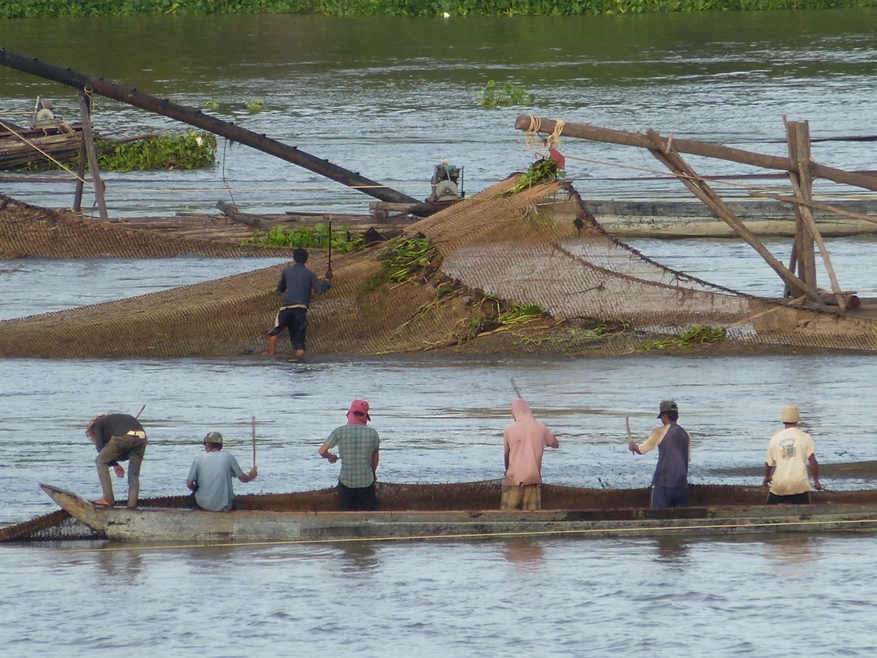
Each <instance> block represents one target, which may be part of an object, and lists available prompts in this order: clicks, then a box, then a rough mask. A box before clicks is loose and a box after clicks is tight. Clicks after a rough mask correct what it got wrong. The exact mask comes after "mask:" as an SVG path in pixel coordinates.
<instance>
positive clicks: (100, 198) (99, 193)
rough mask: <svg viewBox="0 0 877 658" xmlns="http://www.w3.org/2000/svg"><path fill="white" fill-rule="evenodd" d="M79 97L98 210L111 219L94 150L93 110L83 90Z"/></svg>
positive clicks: (104, 217) (83, 132)
mask: <svg viewBox="0 0 877 658" xmlns="http://www.w3.org/2000/svg"><path fill="white" fill-rule="evenodd" d="M78 96H79V112H80V114H81V115H82V141H83V142H85V150H86V152H87V153H88V168H89V169H91V182H92V184H93V185H94V194H95V197H96V198H97V208H98V211H99V212H100V218H101V219H109V218H110V216H109V215H108V214H107V203H106V201H105V200H104V184H103V182H101V178H100V169H99V168H98V166H97V151H95V148H94V135H93V134H92V132H91V110H90V108H89V106H88V99H87V98H86V97H85V92H83V91H82V90H80V91H79V93H78Z"/></svg>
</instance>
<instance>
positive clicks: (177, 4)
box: [0, 0, 877, 19]
mask: <svg viewBox="0 0 877 658" xmlns="http://www.w3.org/2000/svg"><path fill="white" fill-rule="evenodd" d="M498 4H499V3H496V2H493V1H491V0H435V1H433V2H423V0H377V1H374V0H340V1H336V2H325V1H321V0H231V1H229V0H226V1H225V2H215V3H212V2H211V3H205V2H202V1H201V0H153V1H150V2H136V1H135V2H118V1H116V0H87V1H85V2H75V3H73V2H67V0H21V1H20V2H16V3H2V4H0V19H16V18H85V17H98V16H150V15H151V16H167V15H205V14H303V15H321V16H405V17H427V16H440V17H445V18H455V17H456V18H459V17H468V16H495V17H505V18H513V17H517V16H600V15H616V14H654V13H694V12H703V11H775V10H802V9H853V8H870V7H875V6H877V0H839V1H838V0H683V1H682V2H680V1H679V0H556V1H555V2H552V3H549V4H548V6H546V3H545V2H542V1H541V0H509V1H508V2H505V3H501V5H502V6H497V5H498Z"/></svg>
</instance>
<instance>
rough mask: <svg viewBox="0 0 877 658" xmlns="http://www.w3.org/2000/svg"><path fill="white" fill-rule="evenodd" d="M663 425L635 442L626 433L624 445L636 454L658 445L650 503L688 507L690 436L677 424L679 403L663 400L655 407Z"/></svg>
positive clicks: (658, 505) (641, 453) (656, 505)
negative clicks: (638, 441)
mask: <svg viewBox="0 0 877 658" xmlns="http://www.w3.org/2000/svg"><path fill="white" fill-rule="evenodd" d="M658 412H659V413H658V418H660V419H661V422H662V423H663V425H662V426H661V427H659V428H657V429H655V430H654V431H652V433H651V434H650V435H649V438H647V439H646V440H645V441H643V442H642V443H640V444H639V445H637V444H636V443H634V441H633V437H631V436H630V435H628V438H627V447H628V449H629V450H630V451H631V452H633V453H636V454H637V455H644V454H646V453H647V452H649V451H651V450H654V449H655V448H657V449H658V465H657V466H656V467H655V475H654V476H653V477H652V500H651V506H652V507H688V464H689V463H690V462H691V438H690V437H689V436H688V432H686V431H685V430H684V429H682V427H680V426H679V424H678V423H677V422H676V421H677V420H679V407H678V405H677V404H676V403H675V402H674V401H673V400H664V401H663V402H661V405H660V407H659V409H658Z"/></svg>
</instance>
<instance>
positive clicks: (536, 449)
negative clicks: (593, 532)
mask: <svg viewBox="0 0 877 658" xmlns="http://www.w3.org/2000/svg"><path fill="white" fill-rule="evenodd" d="M512 418H514V419H515V422H513V423H512V424H511V425H507V426H506V428H505V429H504V430H503V433H502V438H503V443H504V445H505V479H504V480H503V482H502V502H501V504H500V509H525V510H534V509H541V508H542V453H543V452H544V450H545V446H548V447H550V448H558V447H560V444H559V443H558V442H557V439H556V438H555V436H554V435H553V434H552V433H551V432H549V431H548V428H547V427H545V425H543V424H542V423H540V422H539V421H537V420H536V419H535V418H533V412H532V411H530V405H529V404H527V401H526V400H524V399H523V398H518V399H517V400H515V401H514V402H512Z"/></svg>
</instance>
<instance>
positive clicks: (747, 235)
mask: <svg viewBox="0 0 877 658" xmlns="http://www.w3.org/2000/svg"><path fill="white" fill-rule="evenodd" d="M646 135H647V136H648V137H649V139H650V140H651V142H652V148H651V153H652V155H654V156H655V157H656V158H657V159H658V160H660V161H661V162H662V163H664V164H665V165H666V166H667V168H668V169H670V171H672V172H673V173H674V174H675V175H676V176H677V177H678V178H679V180H681V181H682V183H683V184H684V185H685V186H686V187H687V188H688V189H689V190H691V191H692V192H693V193H694V195H695V196H697V198H699V199H700V200H701V201H703V202H704V203H705V204H706V205H707V206H708V207H709V209H710V210H712V211H713V212H714V213H715V214H716V216H717V217H718V218H719V219H721V220H723V221H724V222H725V223H726V224H728V225H729V226H730V227H731V228H732V229H734V231H735V232H736V233H737V235H739V236H740V237H741V238H743V239H744V240H745V241H746V242H748V243H749V244H750V245H751V246H752V248H753V249H755V251H757V252H758V253H759V254H760V255H761V257H762V258H764V260H765V261H766V262H767V264H768V265H770V266H771V267H772V268H773V270H774V271H775V272H776V273H777V274H779V275H780V278H781V279H782V280H783V281H784V282H785V283H786V285H787V286H788V287H789V288H790V289H791V290H793V291H795V293H796V295H795V296H801V295H804V296H806V297H807V298H808V299H810V300H812V301H815V302H820V301H821V300H820V297H819V293H818V292H817V291H816V290H815V289H814V288H812V287H810V286H808V285H807V284H806V283H804V282H803V281H802V280H801V279H799V278H798V277H796V276H795V275H794V274H792V272H790V271H789V270H788V268H786V266H785V265H783V264H782V263H781V262H780V261H779V260H777V258H776V256H774V255H773V254H772V253H771V252H770V251H769V250H768V249H767V247H765V246H764V244H763V243H762V242H761V240H759V239H758V237H756V235H755V234H754V233H752V231H750V230H749V227H747V226H746V224H744V223H743V222H742V221H741V220H740V218H738V217H737V216H736V215H735V214H734V212H733V211H732V210H731V209H730V208H728V206H727V205H725V202H724V201H722V199H721V198H720V197H719V195H718V194H716V193H715V192H714V191H713V189H712V188H711V187H710V186H709V184H708V183H707V182H706V181H705V180H703V179H702V178H700V177H699V176H698V175H697V173H695V171H694V170H693V169H692V168H691V166H690V165H689V164H688V163H687V162H685V160H683V159H682V156H680V155H679V154H678V153H677V152H676V151H675V150H673V149H672V148H670V146H671V145H670V144H669V143H668V142H665V141H664V139H663V138H662V137H661V136H660V135H659V134H658V133H657V132H655V131H654V130H652V129H651V128H649V129H648V130H647V131H646Z"/></svg>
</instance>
